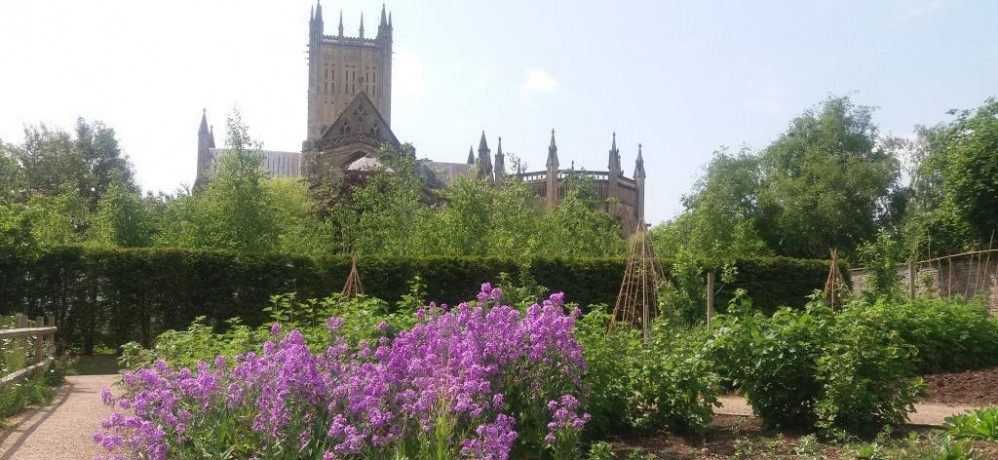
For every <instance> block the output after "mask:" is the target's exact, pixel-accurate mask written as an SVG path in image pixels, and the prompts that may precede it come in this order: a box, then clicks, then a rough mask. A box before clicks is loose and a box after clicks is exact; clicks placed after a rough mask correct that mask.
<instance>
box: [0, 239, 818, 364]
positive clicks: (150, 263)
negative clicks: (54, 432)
mask: <svg viewBox="0 0 998 460" xmlns="http://www.w3.org/2000/svg"><path fill="white" fill-rule="evenodd" d="M624 265H625V260H624V259H621V258H613V259H535V260H532V261H530V267H531V269H530V272H531V275H532V276H533V277H534V279H535V280H536V281H537V283H538V284H540V285H542V286H545V287H547V288H549V289H551V290H553V291H563V292H565V293H566V296H567V298H568V300H569V301H571V302H577V303H580V304H583V305H591V304H608V305H612V304H613V302H614V299H615V296H616V294H617V291H618V289H619V286H620V282H621V278H622V276H623V271H624ZM663 265H664V266H665V267H667V268H666V271H668V266H669V264H668V263H667V261H666V263H664V264H663ZM736 266H737V267H738V279H737V282H736V283H734V284H732V285H728V286H726V287H725V288H724V289H723V290H722V292H721V295H720V298H719V299H718V304H719V305H723V304H724V303H725V301H726V300H725V299H726V298H727V297H728V296H730V295H731V293H733V292H734V289H736V288H739V287H742V288H746V289H748V290H749V294H750V296H751V297H752V298H753V299H754V300H755V303H756V305H759V306H761V307H763V308H765V309H770V308H775V307H776V306H778V305H791V306H794V305H801V304H803V303H804V296H806V295H807V294H809V293H811V292H812V290H813V289H815V288H820V287H821V286H822V285H823V284H824V280H825V277H826V276H827V273H828V263H827V262H825V261H810V260H805V261H802V260H795V259H786V258H769V259H756V260H744V261H739V262H737V263H736ZM358 270H359V272H360V277H361V281H362V282H363V284H364V289H365V292H366V293H367V294H369V295H372V296H375V297H378V298H381V299H385V300H388V301H390V302H393V301H394V300H397V299H398V298H399V297H400V296H401V295H402V294H404V293H405V292H406V291H407V283H408V282H409V280H411V279H412V278H413V276H415V275H417V274H419V275H420V276H421V277H422V279H423V281H424V282H425V284H426V286H427V293H428V296H429V297H430V298H431V299H435V300H437V301H439V302H447V303H454V302H457V301H460V300H463V299H469V298H472V297H473V296H474V295H475V293H476V292H478V285H479V284H480V283H481V282H484V281H492V282H495V281H496V280H497V278H498V274H499V273H500V272H506V273H511V274H516V273H518V271H519V268H518V263H517V261H514V260H503V259H493V258H468V257H450V258H407V259H374V258H372V259H361V260H359V262H358ZM349 271H350V260H349V258H348V257H345V256H344V257H328V258H322V259H308V258H300V257H292V256H286V255H275V254H267V255H252V256H248V255H245V254H235V253H228V252H220V251H193V250H182V249H160V248H156V249H105V248H80V247H63V248H57V249H54V250H50V251H48V252H46V253H45V254H43V255H41V256H39V257H37V258H35V259H31V260H25V259H6V260H5V259H3V258H0V314H8V313H11V312H23V313H26V314H28V315H30V316H35V315H51V316H54V317H55V318H56V321H57V324H58V325H59V326H60V333H61V334H62V335H63V339H64V340H65V341H66V342H65V343H71V344H74V345H77V346H80V347H82V348H83V350H84V351H85V352H91V351H92V350H93V348H94V346H95V345H96V344H98V343H103V344H105V345H108V346H111V347H116V346H118V345H120V344H122V343H125V342H127V341H130V340H137V341H140V342H143V343H145V344H149V343H150V341H151V340H152V338H153V337H155V336H156V335H157V334H158V333H160V332H162V331H163V330H166V329H176V328H184V327H186V325H187V324H189V323H190V321H191V320H192V319H193V318H194V317H196V316H198V315H204V316H207V317H208V318H209V319H210V320H212V321H215V322H216V324H219V323H221V322H222V321H223V320H225V319H228V318H232V317H236V316H238V317H240V318H241V319H242V320H243V322H244V323H247V324H250V325H256V324H260V323H261V322H263V321H264V320H265V319H266V315H265V313H264V312H263V311H262V307H263V306H265V305H267V304H268V300H269V297H270V296H271V295H274V294H278V293H284V292H291V291H294V292H297V293H298V294H299V296H300V297H302V298H313V297H315V298H318V297H325V296H328V295H330V294H332V293H334V292H338V291H340V289H341V288H342V286H343V283H344V281H345V280H346V277H347V274H348V273H349Z"/></svg>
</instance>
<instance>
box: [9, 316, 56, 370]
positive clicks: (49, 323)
mask: <svg viewBox="0 0 998 460" xmlns="http://www.w3.org/2000/svg"><path fill="white" fill-rule="evenodd" d="M0 323H3V317H2V316H0ZM55 332H56V327H55V318H42V317H41V316H39V317H37V318H35V325H34V327H28V317H27V316H24V315H21V316H19V317H18V319H17V327H16V328H14V329H0V357H3V345H4V341H5V340H15V339H19V340H20V346H18V347H17V348H19V349H21V350H25V351H26V350H27V348H28V339H27V338H28V337H34V338H35V340H34V360H33V361H32V364H31V365H29V366H25V367H24V368H21V369H18V370H15V371H13V372H11V373H9V374H7V375H5V376H2V377H0V388H3V387H5V386H7V385H9V384H11V383H13V382H15V381H17V380H18V379H20V378H23V377H25V376H27V375H29V374H31V373H32V372H38V371H41V370H42V369H45V366H48V365H49V364H51V363H52V361H53V360H54V359H55V358H53V357H52V356H45V349H46V347H45V344H46V342H48V343H49V344H50V345H54V344H55ZM53 348H54V347H49V350H51V349H53Z"/></svg>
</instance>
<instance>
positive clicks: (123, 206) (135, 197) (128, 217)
mask: <svg viewBox="0 0 998 460" xmlns="http://www.w3.org/2000/svg"><path fill="white" fill-rule="evenodd" d="M97 209H98V211H97V215H96V217H95V219H94V220H95V225H94V236H93V238H92V239H93V240H95V241H97V242H100V243H103V244H107V245H111V246H120V247H125V248H134V247H141V246H148V245H149V244H150V243H151V242H152V236H153V232H154V231H155V228H154V225H155V223H154V221H153V217H152V214H151V212H150V209H149V207H148V205H147V204H146V202H145V201H144V200H143V199H142V195H141V194H140V193H139V192H137V191H134V190H130V189H129V187H128V184H126V183H124V181H123V180H122V179H121V178H120V177H115V178H114V179H112V182H111V183H110V185H109V186H108V188H107V191H106V192H105V193H104V196H103V197H102V198H101V199H100V201H99V202H98V204H97Z"/></svg>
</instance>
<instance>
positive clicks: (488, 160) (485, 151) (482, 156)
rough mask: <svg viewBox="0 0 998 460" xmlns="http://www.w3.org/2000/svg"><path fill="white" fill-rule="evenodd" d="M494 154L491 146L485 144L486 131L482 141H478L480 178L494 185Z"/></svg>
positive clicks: (483, 133)
mask: <svg viewBox="0 0 998 460" xmlns="http://www.w3.org/2000/svg"><path fill="white" fill-rule="evenodd" d="M489 153H492V151H491V150H489V145H488V143H487V142H485V131H482V139H481V140H479V141H478V178H479V179H485V180H486V181H487V182H488V183H489V184H492V183H494V179H493V177H492V157H490V156H489Z"/></svg>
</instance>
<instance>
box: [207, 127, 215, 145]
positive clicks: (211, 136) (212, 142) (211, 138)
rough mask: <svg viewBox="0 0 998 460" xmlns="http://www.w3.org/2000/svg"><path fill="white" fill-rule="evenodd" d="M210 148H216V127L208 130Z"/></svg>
mask: <svg viewBox="0 0 998 460" xmlns="http://www.w3.org/2000/svg"><path fill="white" fill-rule="evenodd" d="M208 147H211V148H215V125H211V129H209V130H208Z"/></svg>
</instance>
